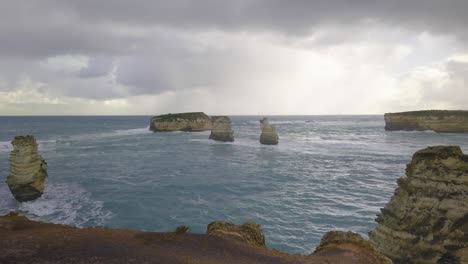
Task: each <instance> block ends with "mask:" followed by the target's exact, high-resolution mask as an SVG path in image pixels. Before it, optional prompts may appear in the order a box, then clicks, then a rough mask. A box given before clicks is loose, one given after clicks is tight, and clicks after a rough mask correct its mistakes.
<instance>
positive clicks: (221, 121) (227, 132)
mask: <svg viewBox="0 0 468 264" xmlns="http://www.w3.org/2000/svg"><path fill="white" fill-rule="evenodd" d="M210 139H213V140H216V141H223V142H227V141H229V142H233V141H234V132H233V131H232V128H231V119H230V118H229V117H227V116H212V117H211V134H210Z"/></svg>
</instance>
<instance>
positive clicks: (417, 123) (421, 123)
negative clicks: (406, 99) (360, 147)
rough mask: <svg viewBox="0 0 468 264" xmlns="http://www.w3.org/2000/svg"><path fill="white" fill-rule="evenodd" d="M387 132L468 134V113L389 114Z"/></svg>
mask: <svg viewBox="0 0 468 264" xmlns="http://www.w3.org/2000/svg"><path fill="white" fill-rule="evenodd" d="M384 118H385V130H390V131H394V130H409V131H410V130H419V131H423V130H432V131H435V132H439V133H468V111H448V110H429V111H412V112H401V113H387V114H385V115H384Z"/></svg>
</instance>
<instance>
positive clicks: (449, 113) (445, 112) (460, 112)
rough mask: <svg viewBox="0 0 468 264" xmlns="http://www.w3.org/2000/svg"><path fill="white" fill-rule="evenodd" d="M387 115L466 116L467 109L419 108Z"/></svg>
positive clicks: (467, 114) (467, 115)
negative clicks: (419, 109) (418, 109)
mask: <svg viewBox="0 0 468 264" xmlns="http://www.w3.org/2000/svg"><path fill="white" fill-rule="evenodd" d="M388 114H389V115H402V116H464V117H468V111H465V110H421V111H409V112H399V113H388Z"/></svg>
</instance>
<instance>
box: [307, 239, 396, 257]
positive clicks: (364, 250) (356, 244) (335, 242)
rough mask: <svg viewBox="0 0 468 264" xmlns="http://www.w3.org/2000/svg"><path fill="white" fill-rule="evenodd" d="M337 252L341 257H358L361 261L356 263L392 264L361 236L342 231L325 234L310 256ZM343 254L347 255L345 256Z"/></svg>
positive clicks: (328, 254)
mask: <svg viewBox="0 0 468 264" xmlns="http://www.w3.org/2000/svg"><path fill="white" fill-rule="evenodd" d="M337 251H341V254H342V255H357V256H360V257H361V259H360V260H359V261H356V263H373V264H392V261H391V260H390V259H389V258H387V257H385V256H384V255H382V254H380V253H379V252H378V251H377V250H376V249H375V248H374V247H373V246H372V245H371V244H370V243H369V241H367V240H364V239H363V238H362V237H361V235H359V234H356V233H353V232H343V231H330V232H328V233H326V234H325V235H324V236H323V237H322V239H321V240H320V245H319V246H318V247H317V248H316V249H315V251H314V253H313V254H312V255H311V256H313V257H320V256H330V255H332V254H333V252H337ZM345 252H346V253H347V254H345ZM335 254H336V253H335ZM340 261H343V260H340ZM337 263H338V262H337Z"/></svg>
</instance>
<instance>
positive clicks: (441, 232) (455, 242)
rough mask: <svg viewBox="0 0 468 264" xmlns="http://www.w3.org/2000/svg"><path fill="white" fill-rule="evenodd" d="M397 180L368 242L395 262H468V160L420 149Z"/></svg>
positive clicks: (441, 149)
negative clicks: (404, 174)
mask: <svg viewBox="0 0 468 264" xmlns="http://www.w3.org/2000/svg"><path fill="white" fill-rule="evenodd" d="M397 182H398V188H397V189H396V191H395V194H394V196H393V197H392V199H391V200H390V202H389V203H388V204H387V205H386V206H385V207H384V208H383V209H382V210H381V211H382V214H380V215H379V216H378V217H377V219H376V221H377V222H378V226H377V228H376V229H375V231H372V232H371V233H370V242H371V243H372V244H373V245H374V246H375V247H376V248H377V249H378V250H379V251H380V252H381V253H383V254H385V255H386V256H388V257H390V258H391V259H393V260H394V262H395V263H450V264H457V263H460V264H461V263H468V156H466V155H464V154H463V153H462V151H461V149H460V148H459V147H456V146H448V147H447V146H437V147H429V148H426V149H423V150H420V151H418V152H416V153H415V154H414V155H413V159H412V161H411V163H410V164H409V165H408V166H407V169H406V177H404V178H400V179H398V181H397Z"/></svg>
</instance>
